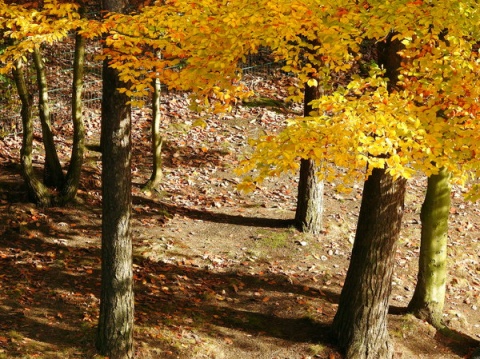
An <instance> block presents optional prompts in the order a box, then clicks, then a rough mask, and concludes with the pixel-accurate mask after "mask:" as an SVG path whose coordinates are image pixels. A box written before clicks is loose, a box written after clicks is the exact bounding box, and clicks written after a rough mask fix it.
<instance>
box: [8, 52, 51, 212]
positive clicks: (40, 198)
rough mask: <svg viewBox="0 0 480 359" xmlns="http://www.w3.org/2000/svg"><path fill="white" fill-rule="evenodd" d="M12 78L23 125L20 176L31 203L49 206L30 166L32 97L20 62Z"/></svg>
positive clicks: (47, 198) (45, 189)
mask: <svg viewBox="0 0 480 359" xmlns="http://www.w3.org/2000/svg"><path fill="white" fill-rule="evenodd" d="M13 77H14V79H15V84H16V87H17V91H18V95H19V96H20V100H21V102H22V109H21V116H22V125H23V139H22V148H21V149H20V161H21V165H22V176H23V179H24V181H25V185H26V186H27V193H28V196H29V198H30V200H31V201H33V202H34V203H37V204H39V205H41V206H49V205H50V201H51V198H50V194H49V192H48V189H47V188H46V187H45V186H44V185H43V183H42V182H41V181H39V180H38V178H37V177H36V176H35V173H34V171H33V164H32V147H33V117H32V102H33V101H32V96H31V95H30V94H29V93H28V88H27V85H26V83H25V75H24V72H23V62H22V60H17V61H16V62H15V66H14V70H13Z"/></svg>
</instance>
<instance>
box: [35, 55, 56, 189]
mask: <svg viewBox="0 0 480 359" xmlns="http://www.w3.org/2000/svg"><path fill="white" fill-rule="evenodd" d="M33 61H34V63H35V69H36V71H37V84H38V111H39V115H40V122H41V125H42V137H43V145H44V147H45V170H44V183H45V185H47V186H52V187H56V188H61V187H62V185H63V181H64V176H63V172H62V166H61V164H60V160H59V159H58V154H57V150H56V149H55V141H54V140H53V132H52V123H51V113H50V106H49V103H48V87H47V75H46V73H45V65H44V63H43V56H42V54H41V52H40V48H39V47H35V49H34V51H33Z"/></svg>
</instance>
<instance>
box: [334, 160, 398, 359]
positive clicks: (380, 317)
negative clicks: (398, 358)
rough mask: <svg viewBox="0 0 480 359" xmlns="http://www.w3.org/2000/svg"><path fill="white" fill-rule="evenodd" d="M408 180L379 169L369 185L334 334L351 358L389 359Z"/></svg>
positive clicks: (367, 182) (365, 192)
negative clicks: (391, 299)
mask: <svg viewBox="0 0 480 359" xmlns="http://www.w3.org/2000/svg"><path fill="white" fill-rule="evenodd" d="M405 187H406V180H405V179H403V178H400V179H398V180H395V181H394V180H393V178H392V177H391V176H390V175H389V174H387V173H386V172H385V169H374V170H373V173H372V175H371V176H370V177H369V178H368V179H367V181H366V182H365V186H364V190H363V197H362V204H361V207H360V216H359V219H358V225H357V232H356V235H355V242H354V245H353V250H352V258H351V260H350V266H349V268H348V272H347V277H346V279H345V284H344V286H343V290H342V294H341V296H340V303H339V307H338V311H337V314H336V315H335V318H334V321H333V332H334V334H335V337H336V338H337V339H338V342H339V344H340V347H341V348H342V349H343V350H344V351H345V354H346V358H351V359H366V358H372V359H378V358H382V359H387V358H391V357H392V355H393V350H392V346H391V344H390V343H389V336H388V332H387V313H388V301H389V297H390V292H391V279H392V274H393V267H394V259H395V247H396V242H397V239H398V236H399V233H400V226H401V221H402V216H403V207H404V197H405Z"/></svg>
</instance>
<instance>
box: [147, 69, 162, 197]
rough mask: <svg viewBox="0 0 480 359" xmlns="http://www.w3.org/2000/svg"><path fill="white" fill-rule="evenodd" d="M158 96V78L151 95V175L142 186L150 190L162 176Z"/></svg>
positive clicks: (159, 92) (159, 88)
mask: <svg viewBox="0 0 480 359" xmlns="http://www.w3.org/2000/svg"><path fill="white" fill-rule="evenodd" d="M160 96H161V84H160V79H158V78H155V79H154V80H153V95H152V166H153V168H152V175H151V176H150V179H149V180H148V182H147V183H146V184H145V186H144V190H151V189H153V188H155V187H157V186H158V185H159V183H160V182H161V180H162V177H163V171H162V145H163V137H162V135H161V134H160V120H161V117H162V116H161V109H160Z"/></svg>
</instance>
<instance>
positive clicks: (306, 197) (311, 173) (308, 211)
mask: <svg viewBox="0 0 480 359" xmlns="http://www.w3.org/2000/svg"><path fill="white" fill-rule="evenodd" d="M319 94H320V92H319V87H318V86H308V85H307V84H305V96H304V106H303V112H304V116H310V112H312V110H313V109H312V106H311V104H310V103H311V101H313V100H315V99H317V98H318V97H319ZM317 172H318V167H317V166H316V165H315V162H314V161H312V160H309V159H302V160H301V162H300V178H299V181H298V196H297V209H296V212H295V226H296V227H297V228H298V229H299V230H300V231H302V232H305V233H311V234H319V233H320V232H321V231H322V229H323V187H324V184H323V181H322V180H319V179H318V176H317Z"/></svg>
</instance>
